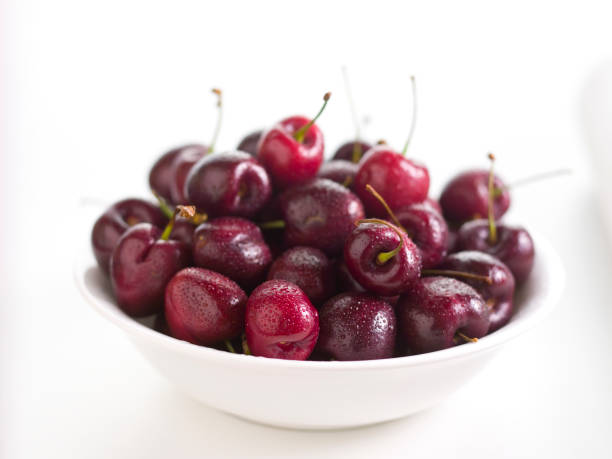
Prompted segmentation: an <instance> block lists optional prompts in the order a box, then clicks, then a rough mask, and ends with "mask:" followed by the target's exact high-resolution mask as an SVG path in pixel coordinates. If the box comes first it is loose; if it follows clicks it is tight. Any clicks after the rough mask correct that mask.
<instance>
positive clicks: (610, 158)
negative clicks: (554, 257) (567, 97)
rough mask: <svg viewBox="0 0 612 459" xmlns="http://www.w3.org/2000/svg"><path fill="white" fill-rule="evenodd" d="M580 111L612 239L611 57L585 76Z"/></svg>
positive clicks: (601, 203)
mask: <svg viewBox="0 0 612 459" xmlns="http://www.w3.org/2000/svg"><path fill="white" fill-rule="evenodd" d="M582 115H583V120H584V129H585V132H586V137H587V141H588V144H589V148H590V150H591V153H592V157H593V165H594V175H595V178H596V180H597V183H596V184H595V186H596V190H597V194H598V198H599V203H600V206H601V210H602V214H603V219H604V220H605V224H606V225H607V230H608V236H609V240H610V243H612V183H611V181H612V60H610V61H607V62H606V63H604V64H602V65H601V66H599V67H598V68H597V69H596V70H595V72H594V73H593V74H592V75H591V76H590V77H589V79H588V80H587V83H586V86H585V88H584V91H583V94H582Z"/></svg>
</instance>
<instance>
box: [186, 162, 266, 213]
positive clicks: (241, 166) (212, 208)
mask: <svg viewBox="0 0 612 459" xmlns="http://www.w3.org/2000/svg"><path fill="white" fill-rule="evenodd" d="M186 190H187V197H188V198H189V203H190V204H191V205H195V206H196V207H197V208H198V210H199V211H201V212H206V213H207V214H208V215H209V216H211V217H220V216H237V217H245V218H251V217H253V216H254V215H256V214H257V212H259V211H260V210H261V208H262V207H263V206H264V205H265V204H266V203H267V202H268V199H269V198H270V195H271V194H272V188H271V186H270V178H269V177H268V173H267V172H266V170H265V169H264V168H263V167H262V166H261V165H260V164H259V163H258V162H257V160H256V159H254V158H253V157H252V156H251V155H249V154H248V153H244V152H242V151H235V152H229V153H215V154H212V155H208V156H206V157H204V158H202V159H201V160H200V161H198V162H197V163H196V164H195V165H194V166H193V167H192V168H191V171H190V172H189V175H188V177H187V184H186Z"/></svg>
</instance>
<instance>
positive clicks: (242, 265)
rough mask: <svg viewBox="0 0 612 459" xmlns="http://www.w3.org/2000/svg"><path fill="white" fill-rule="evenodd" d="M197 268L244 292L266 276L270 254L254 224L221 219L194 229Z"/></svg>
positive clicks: (240, 220) (194, 251)
mask: <svg viewBox="0 0 612 459" xmlns="http://www.w3.org/2000/svg"><path fill="white" fill-rule="evenodd" d="M193 241H194V242H193V259H194V262H195V264H196V265H197V266H200V267H202V268H207V269H210V270H213V271H216V272H218V273H220V274H223V275H224V276H227V277H229V278H230V279H232V280H233V281H235V282H236V283H238V284H239V285H240V286H241V287H242V288H244V289H245V290H251V289H253V288H255V287H256V286H257V285H258V284H259V283H260V282H261V281H263V280H264V279H265V277H266V272H267V270H268V267H269V266H270V263H271V262H272V254H271V252H270V249H269V247H268V246H267V244H266V243H265V241H264V239H263V235H262V234H261V230H260V229H259V227H258V226H257V225H255V224H254V223H252V222H250V221H248V220H245V219H243V218H238V217H221V218H216V219H213V220H211V221H208V222H204V223H202V224H201V225H200V226H198V227H197V228H196V230H195V232H194V235H193Z"/></svg>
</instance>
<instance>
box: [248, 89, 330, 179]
mask: <svg viewBox="0 0 612 459" xmlns="http://www.w3.org/2000/svg"><path fill="white" fill-rule="evenodd" d="M330 96H331V93H329V92H328V93H327V94H325V96H324V97H323V101H324V103H323V107H321V110H320V111H319V113H318V114H317V115H316V116H315V117H314V118H313V119H312V120H309V119H308V118H306V117H304V116H292V117H290V118H285V119H284V120H282V121H280V122H279V123H278V124H276V125H275V126H274V127H272V128H271V129H269V130H268V131H267V132H265V133H264V134H262V136H261V139H260V141H259V145H258V147H257V158H258V159H259V160H260V161H261V163H262V164H263V165H264V167H265V168H266V170H267V171H268V173H269V174H270V177H271V178H272V181H273V182H274V185H275V186H276V187H278V188H280V189H284V188H287V187H289V186H292V185H297V184H300V183H304V182H306V181H308V180H310V179H311V178H313V177H315V176H316V175H317V172H318V170H319V167H320V166H321V163H322V162H323V148H324V142H323V134H322V132H321V130H320V129H319V128H318V126H317V125H316V124H314V122H315V121H316V120H317V118H319V116H320V115H321V113H323V110H324V109H325V106H326V105H327V101H328V100H329V98H330Z"/></svg>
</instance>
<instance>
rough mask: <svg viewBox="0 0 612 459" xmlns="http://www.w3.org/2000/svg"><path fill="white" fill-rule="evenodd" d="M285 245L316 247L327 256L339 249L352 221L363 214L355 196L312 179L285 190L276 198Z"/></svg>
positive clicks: (339, 187)
mask: <svg viewBox="0 0 612 459" xmlns="http://www.w3.org/2000/svg"><path fill="white" fill-rule="evenodd" d="M279 204H280V210H281V215H282V219H283V220H284V221H285V232H284V237H285V243H286V245H287V246H288V247H293V246H296V245H304V246H309V247H316V248H318V249H321V250H323V251H324V252H325V253H327V254H329V255H336V254H338V253H340V252H342V248H343V246H344V241H345V239H346V237H347V236H348V235H349V234H350V233H351V231H352V230H353V228H354V222H355V221H357V220H360V219H362V218H363V217H364V211H363V206H362V205H361V201H360V200H359V198H358V197H357V196H355V195H354V194H353V193H352V192H351V191H349V190H348V189H346V188H345V187H343V186H342V185H339V184H337V183H336V182H332V181H331V180H327V179H316V180H313V181H311V182H309V183H307V184H305V185H301V186H297V187H293V188H291V189H289V190H287V191H285V192H284V193H283V194H282V195H281V196H280V198H279Z"/></svg>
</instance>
